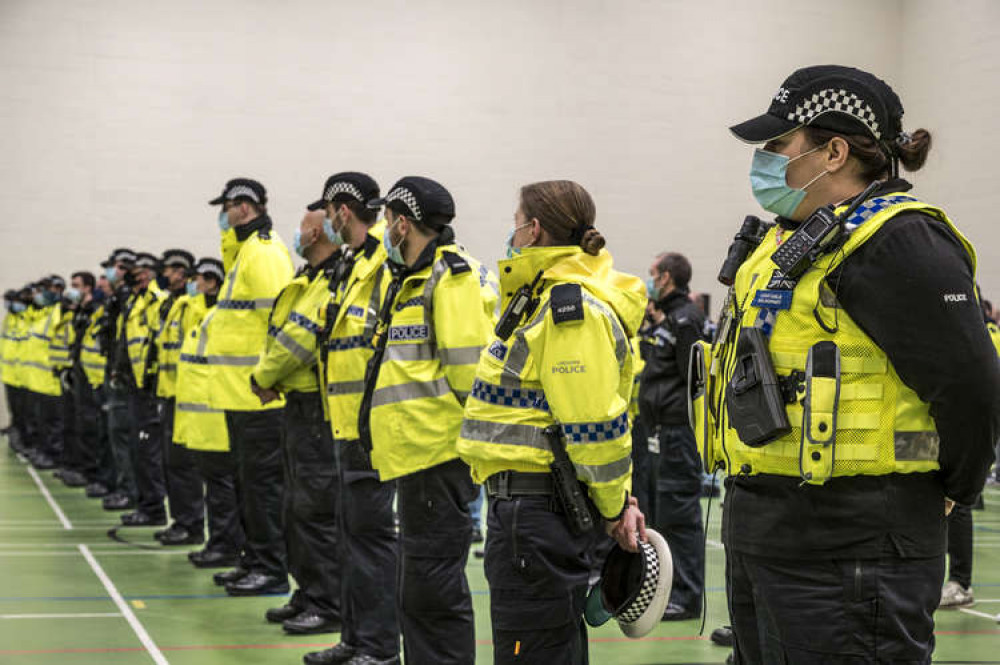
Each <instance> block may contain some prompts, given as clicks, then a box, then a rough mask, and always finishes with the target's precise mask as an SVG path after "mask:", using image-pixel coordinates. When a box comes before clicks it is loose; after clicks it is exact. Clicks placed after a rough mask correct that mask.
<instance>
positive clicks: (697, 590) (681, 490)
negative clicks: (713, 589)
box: [650, 425, 705, 610]
mask: <svg viewBox="0 0 1000 665" xmlns="http://www.w3.org/2000/svg"><path fill="white" fill-rule="evenodd" d="M659 439H660V454H659V455H658V457H659V460H658V463H657V464H658V466H657V471H656V481H655V486H656V505H655V507H654V509H653V519H652V520H651V521H650V523H651V524H652V526H653V528H654V529H656V530H657V531H659V532H660V533H661V534H663V537H664V538H665V539H666V541H667V544H668V545H669V546H670V553H671V554H672V555H673V559H674V580H673V587H672V588H671V590H670V603H671V604H673V605H678V606H680V607H683V608H685V609H688V610H700V609H701V606H702V597H703V595H704V593H705V534H704V529H703V526H702V516H701V477H702V475H701V459H700V458H699V457H698V450H697V446H696V444H695V440H694V433H693V432H692V431H691V428H690V427H688V426H687V425H678V426H673V425H661V426H660V427H659Z"/></svg>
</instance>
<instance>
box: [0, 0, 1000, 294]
mask: <svg viewBox="0 0 1000 665" xmlns="http://www.w3.org/2000/svg"><path fill="white" fill-rule="evenodd" d="M998 14H1000V3H995V2H991V1H990V0H968V1H963V2H950V1H946V0H839V1H838V2H836V3H818V2H802V1H801V0H755V1H753V2H737V1H735V0H733V1H727V0H703V1H700V2H693V1H682V0H618V1H611V0H608V1H600V0H572V1H569V0H506V1H505V2H480V1H476V0H470V1H466V2H459V1H458V0H452V1H446V0H410V1H408V2H403V1H390V0H369V1H367V2H345V1H343V0H289V1H287V2H274V1H265V0H258V1H256V2H250V1H245V0H244V1H238V0H174V1H172V2H165V1H160V0H157V1H153V0H149V1H144V2H135V1H125V0H74V1H73V2H69V1H66V0H0V122H2V131H0V220H2V221H0V286H2V287H4V288H7V287H10V286H17V285H19V284H21V283H23V282H25V281H27V280H30V279H33V278H36V277H38V276H40V275H41V274H42V273H45V272H52V271H59V272H62V273H64V274H68V273H69V272H71V271H72V270H75V269H79V268H91V269H95V268H96V264H97V262H98V261H99V260H100V259H102V258H103V257H104V256H105V255H106V254H107V252H108V250H109V249H110V248H112V247H116V246H121V245H124V246H130V247H133V248H134V249H138V250H147V251H155V252H160V251H162V250H164V249H166V248H169V247H175V246H180V247H184V248H188V249H190V250H192V251H193V252H195V253H196V254H199V255H206V254H215V253H216V252H217V232H216V226H215V221H214V214H215V210H214V209H211V208H209V207H208V206H207V205H206V201H207V200H208V199H209V198H211V197H213V196H214V195H216V194H217V193H218V191H219V189H220V188H221V186H222V184H223V183H224V182H225V180H226V179H227V178H229V177H232V176H237V175H246V176H250V177H255V178H257V179H259V180H261V181H262V182H263V183H264V184H265V185H266V186H267V187H268V189H269V192H270V195H271V201H272V202H271V206H270V208H271V213H272V216H273V217H274V219H275V220H276V223H277V226H278V229H279V232H280V233H281V235H282V236H283V237H284V238H285V239H286V241H289V242H290V239H291V235H292V230H293V228H294V226H295V225H296V224H297V223H298V221H299V219H300V217H301V214H302V212H303V205H304V204H305V203H307V202H308V201H311V200H313V199H315V198H316V196H317V195H318V194H319V191H320V188H321V186H322V183H323V180H324V179H325V177H326V176H327V175H329V174H330V173H333V172H335V171H339V170H347V169H352V170H353V169H357V170H364V171H367V172H369V173H371V174H372V175H373V176H374V177H375V178H376V179H377V180H379V182H380V183H381V184H382V185H383V187H384V188H387V187H388V186H389V185H391V184H392V182H393V181H394V180H395V179H397V178H398V177H401V176H403V175H407V174H421V175H427V176H430V177H434V178H436V179H438V180H440V181H441V182H442V183H444V184H445V185H446V186H448V187H449V188H450V189H451V190H452V192H453V193H454V195H455V198H456V201H457V207H458V218H457V219H456V221H455V227H456V230H457V232H458V236H459V239H460V240H461V241H462V242H464V243H465V244H466V245H467V246H468V248H469V249H470V250H471V251H472V252H473V253H474V254H475V255H477V256H479V257H480V258H481V259H483V260H484V261H486V262H487V263H489V264H493V263H495V261H496V259H498V258H499V256H500V253H501V250H502V242H503V239H504V236H505V233H506V230H507V228H508V227H509V225H510V219H511V215H512V212H513V207H514V205H515V200H516V192H517V188H518V186H519V185H520V184H523V183H525V182H530V181H533V180H539V179H548V178H562V177H566V178H572V179H575V180H578V181H579V182H581V183H582V184H583V185H584V186H586V187H587V188H588V189H589V190H590V191H591V192H592V193H593V194H594V196H595V199H596V201H597V205H598V228H600V229H601V230H602V231H603V232H604V233H605V235H606V237H607V238H608V240H609V244H610V249H611V251H612V252H613V253H614V255H615V257H616V260H617V262H618V264H619V266H620V267H621V268H623V269H625V270H629V271H633V272H636V273H640V274H644V273H645V271H646V269H647V267H648V264H649V262H650V259H651V258H652V256H653V255H655V254H656V253H657V252H659V251H661V250H665V249H673V250H677V251H681V252H683V253H685V254H687V255H688V256H689V257H690V258H691V260H692V262H693V264H694V268H695V276H694V280H693V284H692V286H693V288H694V289H695V290H708V291H711V292H712V293H713V294H714V295H715V296H716V297H715V302H714V304H713V307H717V306H718V304H719V302H720V299H721V295H722V290H721V288H720V287H718V286H717V285H716V284H715V282H714V275H715V273H716V271H717V269H718V266H719V263H720V261H721V260H722V255H723V253H724V251H725V249H726V247H727V245H728V242H729V238H730V237H731V236H732V234H733V232H734V231H735V229H736V227H737V225H738V224H739V222H740V221H741V220H742V218H743V215H744V214H746V213H748V212H754V211H756V212H760V211H759V209H758V208H757V206H756V204H755V202H754V201H753V199H752V197H751V196H750V193H749V188H748V182H747V175H746V173H747V169H748V167H749V163H750V156H751V152H750V150H749V149H748V148H747V147H746V146H744V145H742V144H740V143H739V142H738V141H736V140H735V139H733V138H732V137H731V136H730V135H729V133H728V131H727V129H726V128H727V126H728V125H729V124H732V123H733V122H737V121H740V120H743V119H745V118H746V117H749V116H750V115H753V114H756V113H759V112H762V111H763V110H764V109H765V108H766V106H767V104H768V102H769V100H770V96H771V95H772V94H773V92H774V90H776V89H777V87H778V85H779V84H780V83H781V81H782V79H783V78H784V77H785V76H786V75H787V74H788V73H790V72H791V71H792V70H793V69H795V68H796V67H799V66H804V65H808V64H818V63H842V64H849V65H854V66H858V67H862V68H865V69H868V70H870V71H873V72H875V73H878V74H880V75H882V76H883V77H884V78H886V79H887V80H888V81H890V82H891V83H892V84H893V86H894V87H895V88H896V90H897V91H898V92H899V94H900V96H901V97H902V99H903V101H904V104H905V105H906V106H907V108H908V113H907V119H908V120H909V119H910V118H912V119H913V120H914V122H918V123H923V124H926V125H927V126H928V128H930V129H932V131H934V132H935V135H936V138H937V140H938V143H937V146H936V148H935V151H934V154H933V156H932V160H931V163H930V164H929V166H928V169H927V173H926V176H925V175H924V174H921V175H920V178H919V180H918V181H919V182H920V183H921V190H920V191H922V192H925V193H927V194H928V195H930V196H932V197H933V198H934V199H935V200H937V201H941V202H942V203H943V204H944V205H947V206H948V207H949V208H950V209H952V210H953V211H955V217H956V219H957V220H958V223H959V224H960V225H961V226H962V227H963V228H966V229H968V230H969V231H970V235H971V236H972V237H973V239H974V240H976V241H977V242H978V243H979V246H980V253H981V260H982V262H983V264H984V268H983V276H984V287H985V288H986V291H987V293H988V294H989V293H990V292H992V291H996V293H997V296H996V299H997V300H1000V268H993V264H995V262H996V252H995V251H992V247H991V245H990V243H993V244H995V239H996V237H997V236H996V233H995V232H994V231H993V229H992V226H991V224H990V216H991V208H992V207H993V206H991V205H990V203H991V201H989V198H988V197H989V192H990V190H991V187H990V183H989V179H990V178H991V175H992V174H991V172H990V169H989V167H990V166H991V160H990V155H991V152H992V153H997V152H998V150H997V148H998V147H1000V139H998V138H997V133H996V132H995V131H993V129H992V126H991V125H992V123H989V122H988V117H987V114H988V113H990V109H991V106H990V102H991V101H993V102H995V100H996V97H997V96H1000V85H998V83H1000V69H998V67H997V65H996V63H997V62H1000V57H998V56H1000V43H998V38H997V28H996V26H997V25H1000V21H998V20H997V19H998V18H1000V15H998ZM904 34H905V35H906V38H905V39H904V38H903V35H904ZM989 119H991V118H989Z"/></svg>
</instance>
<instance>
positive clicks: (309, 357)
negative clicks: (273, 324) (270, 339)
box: [274, 330, 316, 364]
mask: <svg viewBox="0 0 1000 665" xmlns="http://www.w3.org/2000/svg"><path fill="white" fill-rule="evenodd" d="M274 339H275V340H277V341H278V343H279V344H281V345H282V346H283V347H285V348H286V349H288V352H289V353H291V354H292V355H293V356H295V357H296V358H297V359H298V360H300V361H302V362H304V363H306V364H310V363H312V362H313V361H314V360H315V359H316V356H315V354H313V352H312V351H310V350H309V349H307V348H306V347H304V346H302V345H301V344H299V343H298V342H297V341H295V339H294V338H293V337H292V336H291V335H289V334H288V333H286V332H285V331H284V330H279V331H278V332H277V334H275V336H274Z"/></svg>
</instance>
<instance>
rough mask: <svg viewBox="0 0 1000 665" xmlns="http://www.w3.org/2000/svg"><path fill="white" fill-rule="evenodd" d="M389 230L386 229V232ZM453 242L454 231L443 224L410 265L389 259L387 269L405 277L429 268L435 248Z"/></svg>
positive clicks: (434, 254)
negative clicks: (402, 264)
mask: <svg viewBox="0 0 1000 665" xmlns="http://www.w3.org/2000/svg"><path fill="white" fill-rule="evenodd" d="M388 232H389V231H388V230H387V231H386V233H388ZM454 244H455V231H454V230H453V229H452V228H451V226H449V225H445V226H444V228H442V229H441V232H440V233H438V235H437V237H436V238H434V239H433V240H431V241H430V242H429V243H427V246H426V247H424V250H423V251H422V252H420V256H418V257H417V260H416V262H415V263H414V264H413V266H412V267H408V266H405V265H404V266H401V265H399V264H397V263H394V262H392V261H389V269H390V270H391V271H392V274H393V275H394V276H396V277H407V276H409V275H414V274H416V273H418V272H420V271H421V270H424V269H425V268H429V267H430V266H431V265H432V264H433V263H434V257H435V256H436V255H437V250H438V248H440V247H447V246H448V245H454Z"/></svg>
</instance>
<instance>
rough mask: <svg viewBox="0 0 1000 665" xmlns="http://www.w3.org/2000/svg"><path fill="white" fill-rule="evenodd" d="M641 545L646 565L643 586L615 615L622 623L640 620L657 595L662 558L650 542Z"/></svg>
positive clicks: (643, 560) (643, 561)
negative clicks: (619, 612)
mask: <svg viewBox="0 0 1000 665" xmlns="http://www.w3.org/2000/svg"><path fill="white" fill-rule="evenodd" d="M639 546H640V547H641V548H642V563H643V565H645V566H646V571H645V574H644V575H643V577H642V587H640V589H639V593H638V595H636V597H635V600H633V601H632V604H631V605H629V606H628V607H627V608H625V610H624V611H623V612H622V613H621V614H619V615H618V616H617V617H615V618H616V619H618V621H619V622H620V623H634V622H636V621H638V620H639V617H641V616H642V613H643V612H645V611H646V609H647V608H649V606H650V604H651V603H652V602H653V598H655V597H656V583H657V582H658V581H659V579H660V558H659V557H658V556H657V555H656V548H655V547H653V546H652V545H650V544H649V543H643V542H640V543H639Z"/></svg>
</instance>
